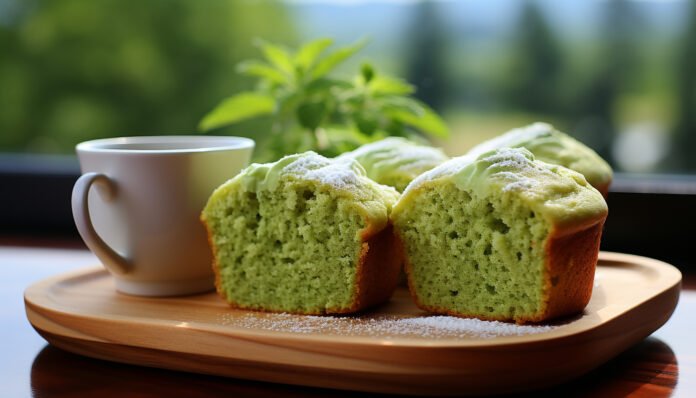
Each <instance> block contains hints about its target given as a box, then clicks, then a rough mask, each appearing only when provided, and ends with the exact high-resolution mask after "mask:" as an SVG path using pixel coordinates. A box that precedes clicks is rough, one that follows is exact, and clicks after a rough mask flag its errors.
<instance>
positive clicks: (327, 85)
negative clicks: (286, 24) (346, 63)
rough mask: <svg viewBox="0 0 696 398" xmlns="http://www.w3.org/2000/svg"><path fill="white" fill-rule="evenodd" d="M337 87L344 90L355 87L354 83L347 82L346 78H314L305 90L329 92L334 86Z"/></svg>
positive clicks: (311, 92)
mask: <svg viewBox="0 0 696 398" xmlns="http://www.w3.org/2000/svg"><path fill="white" fill-rule="evenodd" d="M334 87H337V88H340V89H343V90H349V89H352V88H353V84H351V83H350V82H347V81H345V80H338V79H327V78H322V79H316V80H312V82H311V83H309V84H308V85H307V86H306V87H305V91H306V92H307V93H310V94H316V93H320V92H322V91H323V92H328V91H329V90H331V89H332V88H334Z"/></svg>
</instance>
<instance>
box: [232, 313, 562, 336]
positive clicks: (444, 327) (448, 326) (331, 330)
mask: <svg viewBox="0 0 696 398" xmlns="http://www.w3.org/2000/svg"><path fill="white" fill-rule="evenodd" d="M219 321H220V323H221V324H223V325H229V326H235V327H240V328H244V329H252V330H264V331H274V332H285V333H295V334H317V333H320V334H326V335H334V336H369V337H378V338H385V339H390V338H394V337H411V338H426V339H444V338H469V339H494V338H497V337H509V336H524V335H531V334H539V333H548V332H550V331H552V330H553V329H555V328H556V326H544V325H516V324H511V323H504V322H495V321H482V320H479V319H465V318H456V317H451V316H421V317H408V318H404V317H396V316H387V315H380V316H369V315H365V316H358V317H355V316H353V317H335V316H311V315H310V316H308V315H292V314H284V313H283V314H267V313H245V314H243V315H241V316H239V315H238V314H235V315H233V314H225V315H223V316H222V317H221V319H220V320H219Z"/></svg>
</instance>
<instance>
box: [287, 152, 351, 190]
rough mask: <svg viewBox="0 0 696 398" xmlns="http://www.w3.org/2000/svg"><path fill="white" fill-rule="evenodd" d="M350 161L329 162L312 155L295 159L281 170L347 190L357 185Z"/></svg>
mask: <svg viewBox="0 0 696 398" xmlns="http://www.w3.org/2000/svg"><path fill="white" fill-rule="evenodd" d="M351 162H354V161H352V160H349V159H346V160H329V159H327V158H324V157H322V156H319V155H316V154H312V155H310V156H303V157H299V158H297V159H296V160H295V161H293V162H292V163H290V164H288V165H287V166H285V167H284V168H283V172H284V173H288V174H297V175H300V176H302V177H303V178H306V179H309V180H314V181H319V182H321V183H323V184H327V185H331V186H334V187H336V188H339V189H349V188H352V187H355V186H356V185H357V184H358V172H357V170H356V169H355V168H354V167H353V166H354V164H353V163H351Z"/></svg>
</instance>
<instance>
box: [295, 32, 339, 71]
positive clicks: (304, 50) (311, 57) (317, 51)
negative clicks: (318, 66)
mask: <svg viewBox="0 0 696 398" xmlns="http://www.w3.org/2000/svg"><path fill="white" fill-rule="evenodd" d="M332 44H333V40H332V39H328V38H324V39H317V40H314V41H311V42H309V43H307V44H305V45H303V46H302V47H301V48H300V50H299V51H298V52H297V55H295V63H296V64H297V65H299V66H300V67H301V68H302V69H303V70H308V69H309V68H310V67H311V66H312V65H314V63H315V62H316V61H317V58H319V55H321V53H322V52H324V50H326V48H327V47H329V46H330V45H332Z"/></svg>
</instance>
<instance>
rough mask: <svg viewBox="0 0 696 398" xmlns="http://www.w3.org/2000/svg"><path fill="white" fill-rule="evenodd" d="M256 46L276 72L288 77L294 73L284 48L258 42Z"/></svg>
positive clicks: (293, 67)
mask: <svg viewBox="0 0 696 398" xmlns="http://www.w3.org/2000/svg"><path fill="white" fill-rule="evenodd" d="M258 46H259V47H261V51H262V52H263V55H264V56H265V57H266V59H267V60H268V62H270V63H271V64H272V65H273V66H275V67H276V68H278V70H280V71H282V72H285V73H287V74H288V75H290V76H292V75H293V74H294V73H295V66H294V65H293V63H292V58H291V57H290V54H289V53H288V52H287V51H286V50H285V49H284V48H282V47H280V46H278V45H275V44H272V43H269V42H266V41H258Z"/></svg>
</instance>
